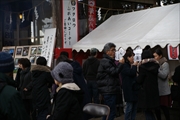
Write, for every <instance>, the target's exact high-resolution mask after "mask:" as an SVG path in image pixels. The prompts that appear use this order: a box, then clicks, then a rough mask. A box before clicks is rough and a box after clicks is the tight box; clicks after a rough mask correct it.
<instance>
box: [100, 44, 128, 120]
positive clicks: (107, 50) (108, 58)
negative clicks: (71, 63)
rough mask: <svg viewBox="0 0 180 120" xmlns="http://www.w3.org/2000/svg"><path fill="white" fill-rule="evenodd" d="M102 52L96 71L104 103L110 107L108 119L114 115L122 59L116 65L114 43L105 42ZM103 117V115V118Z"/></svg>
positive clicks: (110, 119) (112, 118)
mask: <svg viewBox="0 0 180 120" xmlns="http://www.w3.org/2000/svg"><path fill="white" fill-rule="evenodd" d="M103 52H104V55H103V59H102V60H101V61H100V65H99V68H98V73H97V79H98V81H97V83H98V88H99V92H100V93H101V94H102V96H103V99H104V104H106V105H108V106H109V107H110V115H109V119H108V120H114V118H115V116H116V95H117V93H118V92H120V84H119V82H120V81H119V73H120V72H121V70H122V66H123V65H122V64H123V63H124V59H122V60H119V64H118V65H116V64H115V52H116V45H115V44H114V43H107V44H106V45H105V46H104V49H103ZM105 119H106V118H105V117H104V118H103V120H105Z"/></svg>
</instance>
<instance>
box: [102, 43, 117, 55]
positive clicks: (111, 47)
mask: <svg viewBox="0 0 180 120" xmlns="http://www.w3.org/2000/svg"><path fill="white" fill-rule="evenodd" d="M103 52H104V53H105V54H106V55H108V56H109V57H111V58H115V52H116V45H115V44H114V43H107V44H105V46H104V48H103Z"/></svg>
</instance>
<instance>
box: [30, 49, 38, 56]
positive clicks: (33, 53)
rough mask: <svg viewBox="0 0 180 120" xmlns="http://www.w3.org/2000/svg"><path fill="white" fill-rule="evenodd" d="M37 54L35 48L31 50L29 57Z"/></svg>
mask: <svg viewBox="0 0 180 120" xmlns="http://www.w3.org/2000/svg"><path fill="white" fill-rule="evenodd" d="M36 53H37V47H32V48H31V55H35V54H36Z"/></svg>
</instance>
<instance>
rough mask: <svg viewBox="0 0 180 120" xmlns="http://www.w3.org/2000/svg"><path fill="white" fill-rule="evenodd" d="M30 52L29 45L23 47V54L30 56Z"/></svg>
mask: <svg viewBox="0 0 180 120" xmlns="http://www.w3.org/2000/svg"><path fill="white" fill-rule="evenodd" d="M28 54H29V47H23V53H22V56H28Z"/></svg>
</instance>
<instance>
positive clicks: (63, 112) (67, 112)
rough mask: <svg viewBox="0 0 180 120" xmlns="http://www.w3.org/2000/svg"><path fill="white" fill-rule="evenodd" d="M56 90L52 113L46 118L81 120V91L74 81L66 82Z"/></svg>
mask: <svg viewBox="0 0 180 120" xmlns="http://www.w3.org/2000/svg"><path fill="white" fill-rule="evenodd" d="M58 89H59V90H58ZM57 90H58V93H57V95H56V97H55V98H54V99H55V108H54V111H53V115H51V116H50V117H49V119H48V120H75V119H76V120H81V119H82V107H81V105H80V104H81V103H82V100H83V92H82V91H81V90H80V88H79V87H78V86H77V85H76V84H75V83H67V84H64V85H62V86H61V88H57Z"/></svg>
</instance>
